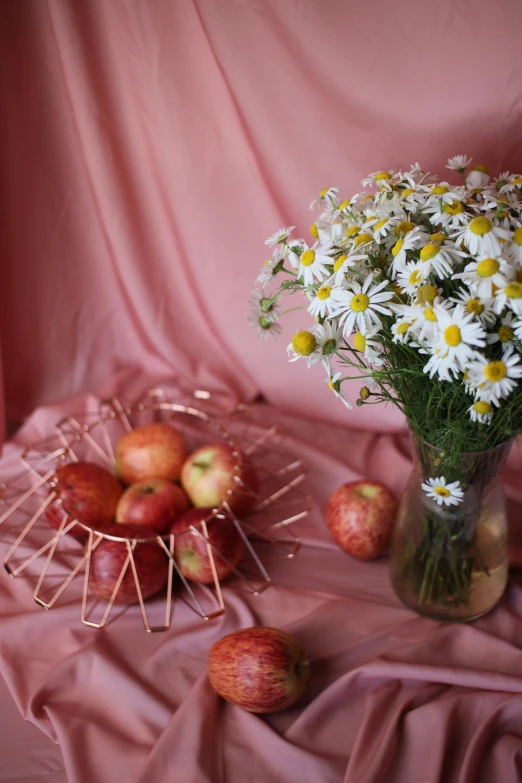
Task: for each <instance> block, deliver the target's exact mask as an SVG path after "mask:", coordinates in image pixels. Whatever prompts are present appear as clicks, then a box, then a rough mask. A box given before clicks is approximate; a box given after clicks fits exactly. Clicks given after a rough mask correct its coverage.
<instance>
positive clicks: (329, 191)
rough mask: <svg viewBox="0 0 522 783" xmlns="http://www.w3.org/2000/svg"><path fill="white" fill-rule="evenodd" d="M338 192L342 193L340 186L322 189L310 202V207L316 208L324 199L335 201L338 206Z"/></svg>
mask: <svg viewBox="0 0 522 783" xmlns="http://www.w3.org/2000/svg"><path fill="white" fill-rule="evenodd" d="M337 193H340V190H339V188H325V189H324V190H321V192H320V193H319V195H318V196H317V197H316V198H314V199H313V201H311V202H310V209H314V208H315V207H316V206H317V205H318V204H321V203H322V202H324V201H327V202H328V201H330V202H333V203H334V204H335V206H337V202H336V199H337Z"/></svg>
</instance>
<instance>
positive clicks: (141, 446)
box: [115, 422, 185, 484]
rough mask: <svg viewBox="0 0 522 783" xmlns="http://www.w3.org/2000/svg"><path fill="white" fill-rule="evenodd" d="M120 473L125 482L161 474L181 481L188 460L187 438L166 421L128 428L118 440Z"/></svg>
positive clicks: (157, 476)
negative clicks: (186, 459) (183, 466)
mask: <svg viewBox="0 0 522 783" xmlns="http://www.w3.org/2000/svg"><path fill="white" fill-rule="evenodd" d="M115 451H116V475H117V476H118V477H119V478H120V479H121V480H122V481H123V483H124V484H134V483H136V482H137V481H146V480H147V479H153V478H161V479H166V480H168V481H177V479H178V478H179V476H180V473H181V466H182V465H183V462H184V460H185V441H184V439H183V435H182V434H181V432H179V431H178V430H177V429H176V428H175V427H171V426H170V425H169V424H165V423H163V422H154V423H153V424H145V425H143V426H142V427H136V428H135V429H133V430H132V431H131V432H127V433H126V434H125V435H122V437H121V438H120V439H119V440H118V442H117V443H116V449H115Z"/></svg>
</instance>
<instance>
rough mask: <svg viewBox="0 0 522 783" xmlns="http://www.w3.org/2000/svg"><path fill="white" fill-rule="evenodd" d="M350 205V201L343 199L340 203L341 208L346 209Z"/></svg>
mask: <svg viewBox="0 0 522 783" xmlns="http://www.w3.org/2000/svg"><path fill="white" fill-rule="evenodd" d="M349 206H350V202H349V201H341V203H340V204H339V209H346V207H349Z"/></svg>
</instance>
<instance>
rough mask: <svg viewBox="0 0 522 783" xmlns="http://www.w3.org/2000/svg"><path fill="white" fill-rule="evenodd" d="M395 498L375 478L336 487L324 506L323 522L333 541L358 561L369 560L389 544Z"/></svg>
mask: <svg viewBox="0 0 522 783" xmlns="http://www.w3.org/2000/svg"><path fill="white" fill-rule="evenodd" d="M396 511H397V501H396V500H395V498H394V497H393V495H392V494H391V492H390V490H389V489H388V488H387V487H385V486H384V485H383V484H379V483H378V482H374V481H354V482H351V483H347V484H342V485H341V486H340V487H338V488H337V489H336V490H335V492H334V493H333V495H332V496H331V498H330V500H329V501H328V505H327V507H326V523H327V525H328V527H329V528H330V532H331V534H332V536H333V538H334V540H335V541H336V543H337V544H338V545H339V546H340V547H341V549H344V551H345V552H347V553H348V554H349V555H351V556H352V557H355V558H357V559H358V560H372V559H373V558H376V557H380V555H383V554H384V553H385V552H386V551H387V550H388V549H389V546H390V541H391V535H392V530H393V523H394V520H395V514H396Z"/></svg>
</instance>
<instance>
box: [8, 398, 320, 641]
mask: <svg viewBox="0 0 522 783" xmlns="http://www.w3.org/2000/svg"><path fill="white" fill-rule="evenodd" d="M152 422H164V423H167V424H172V425H173V426H175V427H176V428H177V429H178V430H180V431H181V432H182V434H183V436H184V438H185V442H186V445H187V453H191V452H192V451H194V450H195V449H197V448H199V447H200V446H202V445H206V444H209V443H218V442H224V443H226V444H227V445H228V446H229V447H231V449H232V451H233V453H234V457H235V459H236V465H235V475H234V482H235V483H234V487H237V489H238V491H241V492H243V493H244V492H245V491H247V492H252V490H250V489H249V488H248V487H247V486H246V485H245V484H243V482H242V480H241V470H240V468H241V460H242V459H244V458H246V459H248V461H249V462H250V463H251V464H252V465H253V466H254V467H255V470H256V473H257V477H258V482H259V487H258V491H257V492H256V493H255V505H254V508H253V510H252V511H251V512H250V513H249V514H248V515H246V516H244V517H243V518H241V519H239V518H238V517H236V515H235V514H234V512H233V511H232V510H231V508H230V505H229V503H231V502H232V501H231V497H232V496H233V493H234V492H235V489H233V490H232V492H231V496H229V497H227V500H225V501H224V502H223V503H221V505H220V506H219V507H218V508H216V509H213V511H212V514H210V515H209V517H208V518H206V519H204V520H203V521H202V522H201V523H200V524H198V525H195V526H191V528H190V531H191V533H192V534H193V535H196V536H200V537H201V538H202V539H203V540H204V541H205V546H206V551H207V554H208V558H209V561H210V566H211V570H212V575H213V582H212V584H211V585H199V584H195V583H191V582H189V581H188V580H187V579H186V578H185V577H184V576H183V574H182V573H181V571H180V569H179V567H178V565H177V563H176V560H175V557H174V554H175V551H176V550H175V547H176V537H177V536H178V535H179V533H176V534H167V535H154V534H152V536H151V537H150V538H147V539H141V538H125V537H119V536H115V535H114V530H111V532H110V533H108V532H107V531H104V530H103V529H99V530H93V529H91V528H90V527H87V526H85V525H83V524H82V523H81V522H80V521H79V520H78V519H76V518H74V517H72V516H70V515H69V514H68V512H67V511H66V510H65V509H63V508H62V509H61V513H62V518H61V521H60V522H59V526H58V528H57V529H53V527H51V526H50V524H49V523H48V522H47V521H46V512H47V511H48V509H49V508H50V507H51V506H52V505H53V506H56V504H57V502H58V503H59V502H60V501H59V498H58V494H57V492H56V486H57V477H56V470H57V469H58V467H60V466H62V465H64V464H66V463H69V462H77V461H89V462H95V463H97V464H99V465H101V466H103V467H105V468H106V469H109V470H111V471H113V470H114V462H115V457H114V445H115V443H116V442H117V440H118V439H119V438H120V437H121V436H122V435H124V434H125V433H126V432H129V431H131V430H132V429H133V428H135V427H137V426H141V425H144V424H150V423H152ZM20 459H21V463H22V468H23V470H22V472H21V473H19V474H17V475H16V476H15V477H14V478H13V479H11V480H10V481H9V483H6V484H1V485H0V512H2V506H3V507H4V510H3V513H0V531H1V532H2V534H3V535H2V538H3V539H7V540H8V541H9V543H10V544H11V546H10V548H9V550H8V552H7V553H6V555H5V556H4V559H3V562H4V567H5V569H6V571H7V573H8V574H9V575H10V576H11V577H17V576H19V575H22V574H23V575H24V576H26V577H28V578H30V579H32V580H33V582H36V585H35V587H34V592H33V597H34V600H35V601H36V603H37V604H39V605H40V606H42V607H43V608H45V609H52V608H53V607H54V606H55V605H57V603H59V602H60V599H62V596H63V594H64V593H65V591H66V590H67V598H68V599H69V600H71V599H72V600H75V599H77V600H78V601H79V602H80V603H81V621H82V623H84V624H85V625H87V626H91V627H93V628H103V627H104V626H105V625H106V624H107V623H108V622H109V620H113V619H115V617H117V616H118V614H119V613H118V612H116V611H115V607H117V608H118V609H120V610H121V611H123V610H125V609H126V608H128V607H123V608H122V606H121V604H118V600H117V599H118V591H119V589H120V587H121V585H122V582H123V580H124V578H125V576H126V574H127V572H128V570H129V569H130V571H131V572H132V576H133V580H134V584H135V590H136V595H137V601H136V602H135V603H137V604H139V608H140V612H141V618H142V621H143V625H144V628H145V630H146V631H147V632H149V633H150V632H156V631H164V630H166V629H167V628H169V626H170V622H171V616H172V609H173V599H178V600H182V601H184V602H185V603H186V604H188V606H189V607H190V608H191V609H192V610H193V611H194V612H195V613H196V614H197V615H199V617H201V618H202V619H203V620H210V619H211V618H213V617H216V616H218V615H220V614H222V613H223V612H224V611H225V598H224V595H223V589H222V584H221V581H220V579H219V577H218V573H217V570H216V561H215V559H216V557H219V558H220V560H221V561H223V560H224V559H225V558H224V557H223V555H222V554H221V553H220V552H219V551H218V550H217V549H216V548H215V547H214V545H213V544H212V542H211V541H210V540H209V535H208V530H207V524H208V521H209V520H210V519H211V518H212V517H215V516H217V517H220V518H221V517H227V518H228V519H229V520H230V521H231V523H232V524H233V525H234V526H235V527H236V529H237V531H238V533H239V535H240V536H241V538H242V539H243V542H244V554H243V557H242V559H241V561H240V563H239V564H238V565H236V566H235V567H233V568H231V575H230V577H228V579H229V580H230V584H231V585H233V587H234V589H236V590H237V589H239V590H246V591H248V592H250V593H253V594H255V595H258V594H259V593H261V592H263V591H264V590H265V589H266V588H267V587H269V586H270V584H271V579H270V574H269V571H268V563H269V562H270V561H272V560H274V559H281V558H288V559H291V558H293V557H294V556H295V555H296V554H297V552H298V550H299V547H300V541H299V539H298V537H297V536H296V535H295V534H294V533H293V531H292V530H291V527H290V526H291V525H292V523H294V522H297V521H298V520H300V519H303V518H304V517H306V516H307V514H308V513H309V509H310V500H309V497H308V495H307V494H306V492H304V491H303V482H304V480H305V469H304V465H303V463H302V461H301V460H300V459H297V460H296V459H295V458H293V457H292V456H291V455H289V454H288V453H286V452H285V449H284V438H283V436H282V435H281V433H280V432H279V431H278V430H277V428H275V427H270V428H266V427H263V426H260V425H259V424H257V423H256V422H255V421H254V420H253V419H252V418H251V417H250V415H249V413H248V409H246V408H245V406H238V407H237V408H235V409H234V410H233V411H223V410H222V409H221V408H220V407H219V406H216V405H215V404H214V403H213V402H212V400H211V395H210V394H209V393H208V392H204V391H197V392H194V393H193V394H192V395H190V397H189V396H188V395H187V394H185V395H181V397H180V395H179V394H178V395H175V396H174V397H173V396H172V394H171V393H169V392H168V391H166V390H165V389H162V388H155V389H150V390H148V391H147V392H146V393H145V394H144V395H143V396H142V397H140V398H139V399H138V400H136V401H134V402H132V403H131V404H126V403H125V402H124V401H122V400H120V399H117V398H113V399H110V400H104V401H102V402H101V403H100V405H99V409H98V410H97V411H95V412H93V413H90V414H89V413H83V414H81V415H77V416H69V417H67V418H64V419H62V420H61V421H59V422H58V424H57V425H56V428H55V433H54V434H53V436H51V437H50V438H47V439H45V440H42V441H39V442H38V443H35V444H32V445H31V446H29V447H28V448H26V449H25V451H24V452H23V453H22V454H21V457H20ZM232 505H233V504H232ZM77 525H79V526H80V528H83V531H84V538H86V541H85V542H84V543H83V542H81V541H79V540H76V539H75V538H74V537H73V535H69V534H70V533H71V531H73V529H78V528H76V526H77ZM104 540H110V541H116V542H120V543H121V544H123V545H124V546H125V547H126V550H127V551H126V556H125V559H124V562H123V564H122V566H121V570H120V573H119V574H118V577H117V579H116V583H115V586H114V589H113V591H112V593H111V595H110V598H109V599H108V600H103V599H100V598H99V596H96V595H95V594H93V591H92V589H91V586H90V581H89V572H90V566H91V559H92V556H93V553H94V552H95V551H96V549H97V547H98V546H99V545H100V543H101V542H102V541H104ZM143 542H147V543H148V544H150V543H154V544H155V545H156V546H158V547H159V548H160V549H161V550H162V552H163V553H164V556H165V558H166V559H167V562H168V578H167V584H166V587H165V589H164V590H163V591H162V592H159V593H157V594H156V595H155V596H154V597H152V598H151V599H150V600H145V599H144V596H143V590H142V587H141V585H140V577H139V574H138V569H137V568H136V562H135V557H134V553H135V548H136V546H137V545H138V544H141V543H143ZM225 562H226V561H225ZM62 600H63V599H62Z"/></svg>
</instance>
